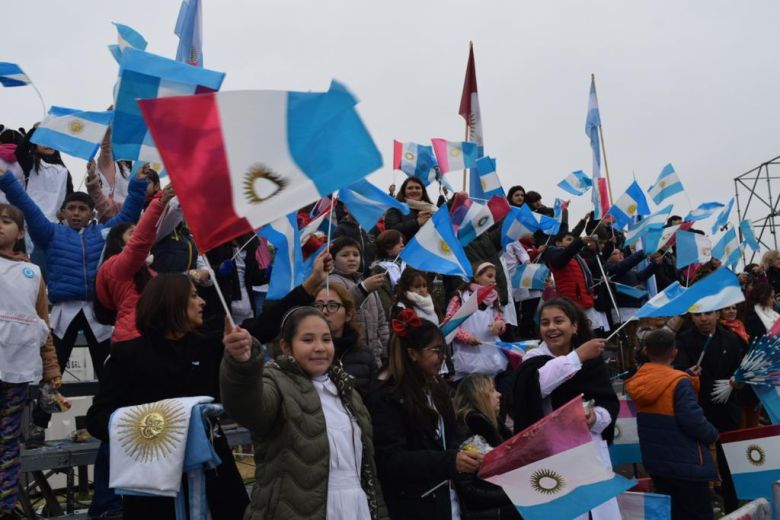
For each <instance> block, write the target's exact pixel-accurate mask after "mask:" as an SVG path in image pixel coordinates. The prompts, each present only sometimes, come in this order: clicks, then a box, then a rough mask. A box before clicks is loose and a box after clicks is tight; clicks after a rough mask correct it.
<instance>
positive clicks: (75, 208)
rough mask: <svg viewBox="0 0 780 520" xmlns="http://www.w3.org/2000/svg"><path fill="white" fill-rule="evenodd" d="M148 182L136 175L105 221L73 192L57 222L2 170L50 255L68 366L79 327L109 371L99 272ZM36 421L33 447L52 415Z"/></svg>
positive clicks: (55, 335)
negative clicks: (98, 305) (109, 239)
mask: <svg viewBox="0 0 780 520" xmlns="http://www.w3.org/2000/svg"><path fill="white" fill-rule="evenodd" d="M146 183H147V181H146V179H141V178H136V179H133V180H132V181H131V182H130V186H129V188H128V196H127V199H126V200H125V203H124V206H123V207H122V211H121V212H120V213H119V214H118V215H117V216H115V217H114V218H112V219H111V220H109V221H108V222H106V223H105V224H97V223H96V222H94V219H93V210H94V202H92V199H91V198H90V196H89V195H87V194H86V193H84V192H73V193H71V194H69V195H68V196H67V197H66V198H65V201H64V202H63V204H62V210H61V211H62V215H63V220H64V223H59V224H55V223H53V222H50V221H49V219H48V218H46V215H44V214H43V212H42V211H41V209H40V208H39V207H38V205H37V204H36V203H35V202H34V201H33V200H32V199H31V198H30V197H29V196H28V195H27V193H26V192H25V191H24V188H23V187H22V186H21V185H20V184H19V182H18V181H17V180H16V177H14V175H13V174H12V173H10V172H3V171H2V170H0V190H2V191H3V192H5V195H6V197H7V198H8V201H9V202H10V203H11V204H13V205H14V206H16V207H18V208H19V209H21V210H22V212H23V213H24V218H25V220H26V221H27V228H28V233H29V234H30V237H31V238H32V241H33V243H34V244H35V247H36V248H40V249H41V250H42V251H43V252H44V253H45V255H46V267H47V269H48V280H47V285H48V295H49V301H50V303H51V304H52V310H51V318H50V323H51V328H52V339H53V341H54V347H55V349H56V350H57V359H58V361H59V364H60V369H61V370H63V371H64V369H65V366H66V364H67V363H68V360H69V359H70V353H71V351H72V350H73V345H74V343H75V342H76V337H77V335H78V332H79V331H80V330H83V331H84V336H85V337H86V340H87V344H88V345H89V354H90V357H91V358H92V365H93V367H94V370H95V373H96V375H97V377H98V379H100V376H101V375H102V373H103V362H104V361H105V359H106V357H107V356H108V352H109V346H110V339H111V327H108V326H105V325H101V324H99V323H97V321H96V320H95V313H94V311H93V309H92V300H93V298H94V297H95V275H96V274H97V268H98V263H99V261H100V256H101V254H102V252H103V246H104V245H105V243H106V235H107V234H108V231H109V229H110V228H111V227H112V226H115V225H116V224H119V223H122V222H136V221H137V220H138V217H139V216H140V214H141V209H142V208H143V205H144V200H145V197H146ZM34 421H35V424H36V427H35V428H34V429H33V430H34V431H33V432H31V435H30V437H31V440H32V443H30V442H29V441H28V447H32V446H34V445H35V444H41V443H42V442H43V435H44V432H43V430H44V429H45V428H46V426H48V422H49V415H48V414H42V413H36V414H35V417H34ZM31 444H32V446H31Z"/></svg>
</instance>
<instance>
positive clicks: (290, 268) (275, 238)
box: [257, 212, 303, 300]
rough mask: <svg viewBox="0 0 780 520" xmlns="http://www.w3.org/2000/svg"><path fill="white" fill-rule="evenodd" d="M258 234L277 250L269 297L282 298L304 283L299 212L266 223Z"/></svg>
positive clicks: (272, 267) (272, 265)
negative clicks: (298, 220)
mask: <svg viewBox="0 0 780 520" xmlns="http://www.w3.org/2000/svg"><path fill="white" fill-rule="evenodd" d="M257 234H258V235H260V236H261V237H263V238H265V239H266V240H268V242H270V243H271V245H273V246H274V249H275V250H276V252H275V254H274V260H273V264H271V269H272V272H273V276H272V277H271V282H270V285H269V287H268V295H267V298H268V299H269V300H281V299H282V298H284V297H285V296H286V295H287V293H289V292H290V291H292V290H293V289H295V287H297V286H298V285H300V284H301V283H303V254H302V252H301V244H300V236H299V235H298V222H297V213H296V212H292V213H290V214H289V215H286V216H284V217H281V218H278V219H276V220H274V221H273V222H271V223H269V224H266V225H265V226H263V227H262V228H260V231H258V233H257Z"/></svg>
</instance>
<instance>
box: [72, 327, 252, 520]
mask: <svg viewBox="0 0 780 520" xmlns="http://www.w3.org/2000/svg"><path fill="white" fill-rule="evenodd" d="M222 353H223V347H222V333H219V335H211V336H208V335H198V334H195V333H192V334H188V335H187V336H185V337H184V338H182V339H180V340H178V341H171V340H166V339H163V338H145V337H140V338H137V339H134V340H130V341H124V342H120V343H116V344H114V345H112V347H111V356H110V357H109V358H108V359H107V361H106V366H105V368H104V372H103V373H104V376H105V377H104V378H103V380H102V381H101V383H100V391H99V393H98V395H97V396H95V399H94V401H93V402H92V406H91V407H90V409H89V411H88V412H87V430H89V433H91V434H92V435H93V436H95V437H97V438H98V439H100V440H102V441H104V442H107V441H108V421H109V418H110V417H111V414H112V413H113V412H114V411H115V410H116V409H118V408H122V407H125V406H135V405H139V404H144V403H153V402H155V401H160V400H162V399H171V398H174V397H191V396H197V395H209V396H212V397H215V398H217V399H218V398H219V381H218V374H219V363H220V361H221V359H222ZM214 448H215V450H216V452H217V454H218V455H219V457H220V459H222V464H220V465H219V466H218V467H217V468H216V469H214V470H211V471H207V472H206V496H207V499H208V503H209V507H210V508H211V514H212V516H213V517H214V518H225V519H228V520H229V519H236V520H238V519H240V518H242V516H243V514H244V510H245V509H246V506H247V505H249V497H248V496H247V494H246V490H245V489H244V485H243V481H242V480H241V476H240V475H239V473H238V469H237V468H236V465H235V462H234V460H233V455H232V453H231V451H230V448H229V447H228V444H227V442H226V441H225V437H224V435H222V436H219V437H215V438H214ZM123 504H124V506H123V507H124V514H125V518H143V519H144V520H155V519H173V518H175V517H176V515H175V512H174V504H173V499H172V498H166V497H137V496H125V497H124V501H123Z"/></svg>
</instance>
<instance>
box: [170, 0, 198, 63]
mask: <svg viewBox="0 0 780 520" xmlns="http://www.w3.org/2000/svg"><path fill="white" fill-rule="evenodd" d="M173 32H174V33H176V36H178V37H179V46H178V47H177V48H176V61H182V62H184V63H189V64H190V65H194V66H196V67H202V66H203V22H202V15H201V8H200V0H183V1H182V3H181V7H180V8H179V17H178V18H177V19H176V27H175V28H174V30H173Z"/></svg>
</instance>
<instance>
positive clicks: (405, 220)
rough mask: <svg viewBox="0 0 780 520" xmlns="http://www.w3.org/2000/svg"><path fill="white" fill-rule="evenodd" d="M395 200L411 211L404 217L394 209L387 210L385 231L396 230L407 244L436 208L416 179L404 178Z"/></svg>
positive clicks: (420, 182) (421, 183)
mask: <svg viewBox="0 0 780 520" xmlns="http://www.w3.org/2000/svg"><path fill="white" fill-rule="evenodd" d="M396 199H398V200H399V201H401V202H405V203H406V204H407V205H408V206H409V208H410V209H411V211H410V212H409V214H408V215H404V214H403V213H401V212H400V211H399V210H397V209H395V208H390V209H389V210H387V213H385V229H397V230H398V231H400V232H401V233H403V235H404V238H405V241H406V243H408V242H409V241H410V240H411V239H412V237H414V235H415V233H417V231H418V230H419V229H420V228H421V227H422V226H423V225H424V224H425V223H426V222H428V220H429V219H430V218H431V216H432V215H433V214H434V213H435V212H436V209H437V208H436V206H435V205H434V204H433V203H432V202H431V199H430V198H428V192H427V191H426V190H425V185H424V184H423V182H422V181H421V180H420V179H418V178H417V177H407V178H406V180H405V181H404V182H403V183H402V184H401V188H400V190H399V191H398V195H397V196H396Z"/></svg>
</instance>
